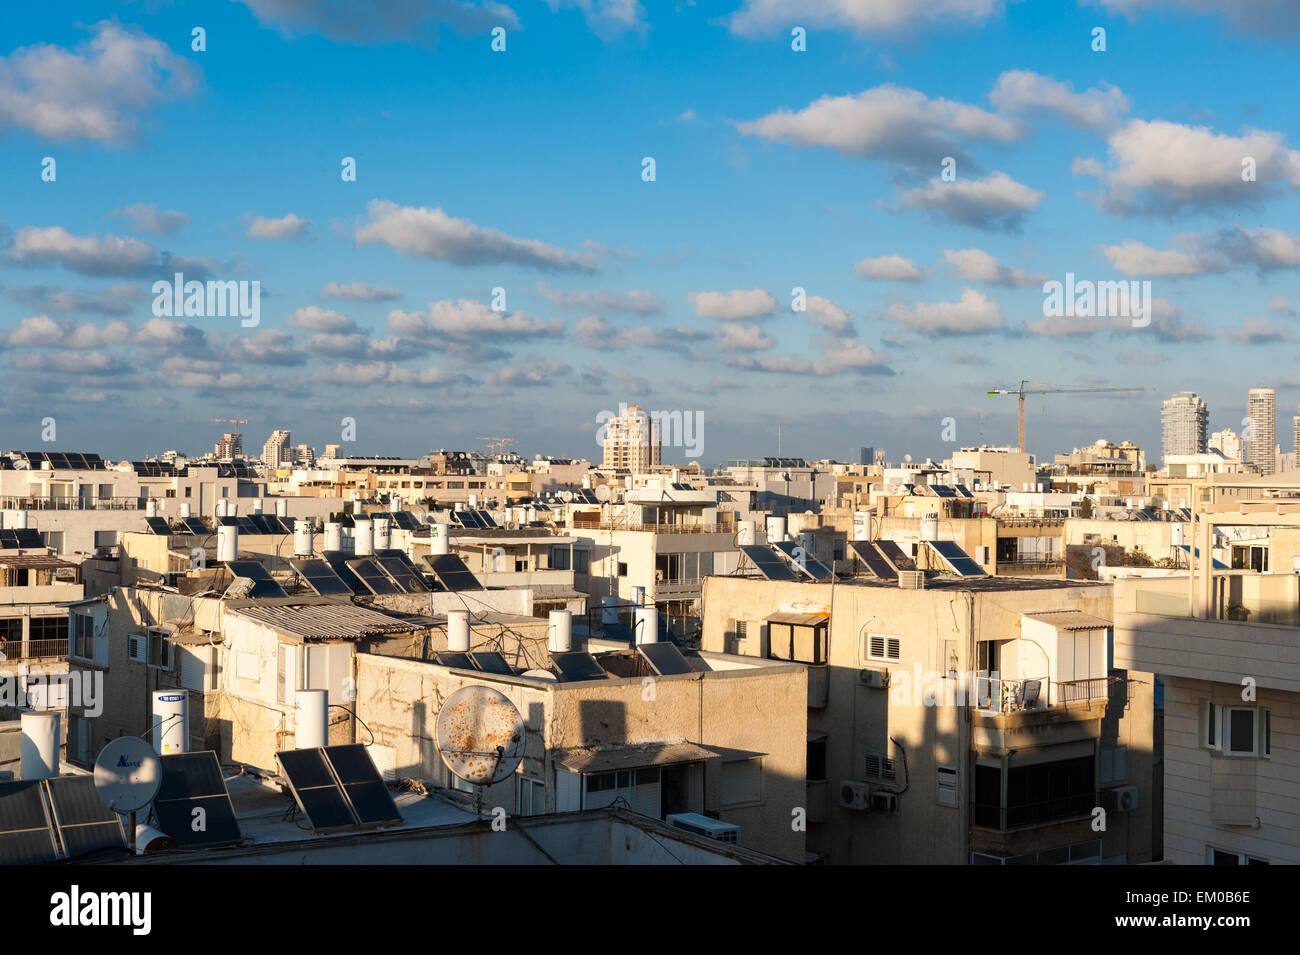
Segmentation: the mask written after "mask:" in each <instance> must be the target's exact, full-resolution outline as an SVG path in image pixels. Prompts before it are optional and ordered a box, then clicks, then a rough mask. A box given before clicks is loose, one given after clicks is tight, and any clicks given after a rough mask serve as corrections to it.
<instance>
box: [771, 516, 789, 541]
mask: <svg viewBox="0 0 1300 955" xmlns="http://www.w3.org/2000/svg"><path fill="white" fill-rule="evenodd" d="M783 540H785V518H784V517H769V518H768V519H767V542H768V543H769V544H779V543H781V542H782V541H783Z"/></svg>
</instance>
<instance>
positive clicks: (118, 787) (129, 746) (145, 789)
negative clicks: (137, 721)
mask: <svg viewBox="0 0 1300 955" xmlns="http://www.w3.org/2000/svg"><path fill="white" fill-rule="evenodd" d="M161 785H162V760H160V759H159V758H158V754H157V753H156V752H154V748H153V745H152V744H151V743H149V742H148V740H143V739H141V738H140V737H138V736H120V737H118V738H117V739H115V740H113V741H112V742H111V743H109V744H108V745H107V746H105V747H104V748H103V749H102V750H100V751H99V758H98V759H96V760H95V791H96V792H98V793H99V798H100V799H102V800H104V802H105V804H106V805H107V806H108V808H109V809H111V810H113V811H114V812H116V813H128V812H135V811H136V810H138V809H143V808H144V807H145V806H147V805H149V803H151V802H152V801H153V797H154V796H156V795H158V787H159V786H161Z"/></svg>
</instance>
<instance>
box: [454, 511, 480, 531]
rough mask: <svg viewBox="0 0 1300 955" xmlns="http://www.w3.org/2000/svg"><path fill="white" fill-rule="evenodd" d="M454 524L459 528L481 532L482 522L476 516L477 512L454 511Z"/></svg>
mask: <svg viewBox="0 0 1300 955" xmlns="http://www.w3.org/2000/svg"><path fill="white" fill-rule="evenodd" d="M453 514H454V515H455V517H456V522H457V523H458V524H460V526H461V527H470V528H474V529H475V530H483V529H484V526H483V520H482V518H480V517H479V516H478V512H477V511H454V512H453Z"/></svg>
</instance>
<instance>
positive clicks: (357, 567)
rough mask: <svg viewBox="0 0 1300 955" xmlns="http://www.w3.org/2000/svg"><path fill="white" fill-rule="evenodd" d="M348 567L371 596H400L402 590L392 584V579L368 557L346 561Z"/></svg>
mask: <svg viewBox="0 0 1300 955" xmlns="http://www.w3.org/2000/svg"><path fill="white" fill-rule="evenodd" d="M348 567H350V568H351V569H352V573H354V574H356V575H357V579H359V580H360V581H361V583H362V585H363V586H364V587H365V589H366V590H369V591H370V592H371V593H372V594H400V593H401V592H402V588H400V587H399V586H397V584H395V583H393V580H392V578H391V577H389V576H388V575H387V574H386V573H384V571H383V570H382V569H381V568H380V566H379V565H378V564H376V563H375V562H374V561H373V560H371V559H370V558H369V557H358V558H355V559H353V560H350V561H348Z"/></svg>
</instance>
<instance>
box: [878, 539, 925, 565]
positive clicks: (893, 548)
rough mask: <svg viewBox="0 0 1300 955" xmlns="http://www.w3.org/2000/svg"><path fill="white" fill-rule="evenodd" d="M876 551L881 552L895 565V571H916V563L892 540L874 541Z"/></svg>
mask: <svg viewBox="0 0 1300 955" xmlns="http://www.w3.org/2000/svg"><path fill="white" fill-rule="evenodd" d="M872 543H874V544H875V545H876V550H878V551H880V553H881V556H883V557H884V558H885V560H887V561H889V562H890V563H891V564H893V566H894V569H895V570H916V561H914V560H912V558H911V557H909V556H907V554H905V553H903V548H901V547H899V546H898V545H897V544H896V543H894V542H893V541H891V540H878V541H873V542H872Z"/></svg>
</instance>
